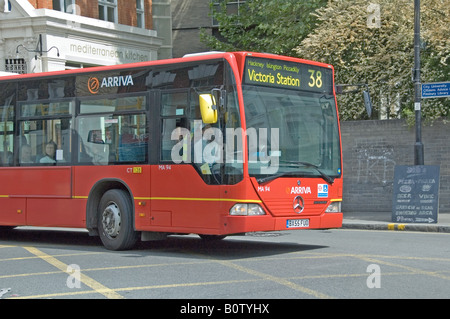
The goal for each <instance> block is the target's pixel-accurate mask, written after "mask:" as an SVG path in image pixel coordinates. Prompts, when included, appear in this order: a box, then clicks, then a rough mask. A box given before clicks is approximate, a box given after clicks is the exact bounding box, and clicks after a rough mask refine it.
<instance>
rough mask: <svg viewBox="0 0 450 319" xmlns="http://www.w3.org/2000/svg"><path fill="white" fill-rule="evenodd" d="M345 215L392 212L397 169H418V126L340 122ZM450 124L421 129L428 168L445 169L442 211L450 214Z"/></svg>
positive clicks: (397, 122) (440, 195) (394, 123)
mask: <svg viewBox="0 0 450 319" xmlns="http://www.w3.org/2000/svg"><path fill="white" fill-rule="evenodd" d="M341 134H342V151H343V158H344V167H343V173H344V190H343V191H344V194H343V203H342V210H343V211H344V212H346V211H347V212H357V211H371V212H382V211H391V210H392V186H393V180H394V168H395V165H414V143H415V128H414V127H409V126H408V125H407V124H406V122H405V121H404V120H385V121H348V122H342V123H341ZM449 137H450V123H449V124H446V123H444V121H442V120H441V121H436V122H435V123H433V125H431V126H430V125H423V126H422V142H423V144H424V158H425V165H439V166H440V192H439V212H440V213H450V141H449Z"/></svg>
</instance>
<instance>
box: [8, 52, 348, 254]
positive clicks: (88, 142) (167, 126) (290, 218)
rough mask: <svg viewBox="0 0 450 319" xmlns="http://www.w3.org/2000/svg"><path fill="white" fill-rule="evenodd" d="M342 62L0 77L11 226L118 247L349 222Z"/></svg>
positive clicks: (211, 58)
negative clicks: (345, 217) (77, 234)
mask: <svg viewBox="0 0 450 319" xmlns="http://www.w3.org/2000/svg"><path fill="white" fill-rule="evenodd" d="M333 76H334V70H333V67H332V66H331V65H328V64H322V63H317V62H312V61H306V60H302V59H295V58H290V57H283V56H277V55H271V54H262V53H249V52H236V53H221V52H214V53H210V54H199V55H192V56H187V57H183V58H179V59H171V60H159V61H152V62H143V63H136V64H128V65H117V66H108V67H95V68H88V69H80V70H69V71H58V72H50V73H40V74H25V75H14V76H4V77H2V78H1V79H0V114H1V120H0V163H1V167H0V180H1V183H0V225H1V226H0V228H1V229H2V230H4V229H6V228H12V227H15V226H23V225H29V226H40V227H70V228H85V229H87V230H88V231H89V233H90V234H91V235H98V236H100V238H101V241H102V243H103V244H104V246H105V247H106V248H107V249H111V250H123V249H130V248H132V247H133V245H134V244H135V243H136V241H137V240H139V239H141V240H143V241H145V240H154V239H160V238H164V237H165V236H167V235H169V234H198V235H200V237H202V238H204V239H221V238H223V237H225V236H227V235H233V234H242V233H247V232H257V231H281V230H291V229H326V228H337V227H341V225H342V212H341V201H342V170H341V169H342V157H341V144H340V143H341V142H340V129H339V119H338V112H337V106H336V98H335V90H334V82H333Z"/></svg>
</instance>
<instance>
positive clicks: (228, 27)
mask: <svg viewBox="0 0 450 319" xmlns="http://www.w3.org/2000/svg"><path fill="white" fill-rule="evenodd" d="M219 2H220V5H219V6H217V5H214V4H211V8H212V12H213V13H212V14H213V17H214V19H215V20H216V21H218V22H219V34H220V36H219V37H215V36H213V35H208V34H207V33H206V32H205V31H203V32H202V33H201V41H202V42H203V43H205V44H206V45H207V46H208V47H210V48H211V49H213V50H220V51H256V52H268V53H274V54H282V55H288V56H293V55H294V56H295V55H296V52H295V51H293V49H294V48H295V47H297V46H298V44H299V43H300V42H301V40H302V39H304V38H305V37H306V36H307V35H308V34H309V33H310V32H311V31H312V29H313V28H314V27H315V25H316V22H317V18H316V17H315V16H313V15H311V14H310V13H311V12H313V11H314V10H315V9H317V8H320V7H322V6H324V5H325V4H326V3H327V1H326V0H309V1H298V0H247V1H245V2H244V3H242V4H241V5H240V8H239V12H238V13H235V14H230V13H227V7H229V5H230V2H232V0H224V1H216V4H217V3H219Z"/></svg>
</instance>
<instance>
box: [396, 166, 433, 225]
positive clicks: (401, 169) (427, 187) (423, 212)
mask: <svg viewBox="0 0 450 319" xmlns="http://www.w3.org/2000/svg"><path fill="white" fill-rule="evenodd" d="M438 209H439V166H431V165H415V166H401V165H398V166H396V167H395V172H394V189H393V203H392V221H393V222H399V223H427V224H429V223H437V218H438Z"/></svg>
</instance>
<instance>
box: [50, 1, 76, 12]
mask: <svg viewBox="0 0 450 319" xmlns="http://www.w3.org/2000/svg"><path fill="white" fill-rule="evenodd" d="M53 10H56V11H61V12H67V13H73V14H77V12H76V11H77V10H76V4H75V0H53Z"/></svg>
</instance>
